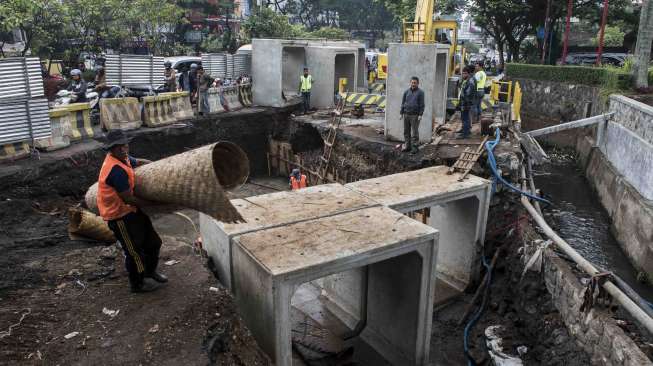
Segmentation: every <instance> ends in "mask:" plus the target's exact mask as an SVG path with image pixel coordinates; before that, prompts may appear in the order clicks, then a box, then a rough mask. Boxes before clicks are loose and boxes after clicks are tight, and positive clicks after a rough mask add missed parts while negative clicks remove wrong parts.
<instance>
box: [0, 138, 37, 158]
mask: <svg viewBox="0 0 653 366" xmlns="http://www.w3.org/2000/svg"><path fill="white" fill-rule="evenodd" d="M29 155H30V148H29V144H28V143H27V142H13V143H9V144H4V145H1V146H0V161H11V160H16V159H20V158H24V157H26V156H29Z"/></svg>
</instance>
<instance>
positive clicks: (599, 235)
mask: <svg viewBox="0 0 653 366" xmlns="http://www.w3.org/2000/svg"><path fill="white" fill-rule="evenodd" d="M551 160H552V161H551V163H548V164H546V165H543V166H539V167H536V168H535V172H534V177H535V185H536V187H537V188H538V189H540V190H541V191H542V192H543V193H544V194H545V195H548V196H550V199H551V201H552V202H553V203H554V205H553V206H552V207H549V208H547V209H545V210H543V211H545V216H546V219H547V221H548V222H549V224H550V225H552V227H553V228H554V229H555V230H556V231H557V232H558V235H560V236H561V237H562V238H563V239H565V240H566V241H567V242H568V243H569V245H571V246H572V247H574V249H576V250H577V251H578V252H579V253H580V254H581V255H582V256H583V257H585V258H586V259H587V260H589V261H590V262H592V263H593V264H594V265H595V266H597V267H600V268H603V269H606V270H609V271H612V272H614V273H616V274H617V275H619V276H620V277H621V278H622V279H623V280H624V281H625V282H626V283H628V284H629V285H630V286H631V287H632V288H633V289H635V291H637V292H638V293H639V294H640V296H642V297H643V298H645V299H646V300H648V301H649V302H653V287H651V286H649V285H646V284H642V283H640V282H638V281H637V272H636V270H635V268H633V266H632V265H631V264H630V262H629V261H628V258H627V257H626V254H625V253H624V252H623V251H622V250H621V247H620V246H619V244H618V243H617V241H616V239H615V237H614V236H613V235H612V233H611V232H610V224H611V222H610V217H609V216H608V213H607V212H606V211H605V210H604V209H603V206H601V203H600V202H599V198H598V196H597V195H596V193H595V192H594V191H592V189H591V187H590V185H589V182H588V181H587V180H586V179H585V177H584V175H583V173H582V171H581V170H580V169H579V168H578V165H577V164H576V162H575V161H574V159H573V158H570V157H567V156H564V155H563V156H557V157H552V159H551Z"/></svg>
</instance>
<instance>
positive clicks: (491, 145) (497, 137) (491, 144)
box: [485, 127, 552, 205]
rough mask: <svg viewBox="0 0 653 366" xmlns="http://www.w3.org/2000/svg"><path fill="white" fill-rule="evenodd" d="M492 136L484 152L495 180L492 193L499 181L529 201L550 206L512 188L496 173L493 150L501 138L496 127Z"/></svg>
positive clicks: (548, 202) (541, 200)
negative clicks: (492, 138)
mask: <svg viewBox="0 0 653 366" xmlns="http://www.w3.org/2000/svg"><path fill="white" fill-rule="evenodd" d="M494 136H495V138H494V140H493V141H488V142H486V143H485V150H487V161H488V163H489V165H490V169H491V170H492V174H493V175H494V178H495V180H494V183H493V185H492V190H493V191H494V190H495V187H496V182H497V181H499V182H501V183H502V184H503V185H505V186H506V187H508V188H510V189H512V190H513V191H515V192H517V193H519V194H522V195H524V196H526V197H528V198H530V199H533V200H536V201H539V202H542V203H546V204H547V205H551V204H552V203H551V201H549V200H547V199H544V198H542V197H539V196H536V195H533V194H530V193H528V192H524V191H522V190H521V189H519V188H517V187H515V186H513V185H512V184H510V183H509V182H508V181H506V180H505V179H503V177H502V176H501V174H499V172H498V171H497V161H496V159H495V158H494V148H495V147H496V146H497V145H498V144H499V140H500V136H501V130H500V129H499V128H498V127H497V129H496V130H495V132H494Z"/></svg>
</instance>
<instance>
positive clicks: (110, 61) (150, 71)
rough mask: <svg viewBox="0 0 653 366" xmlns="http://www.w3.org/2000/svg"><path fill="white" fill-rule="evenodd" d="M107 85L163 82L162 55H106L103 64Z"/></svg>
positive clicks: (152, 84) (160, 83)
mask: <svg viewBox="0 0 653 366" xmlns="http://www.w3.org/2000/svg"><path fill="white" fill-rule="evenodd" d="M104 68H105V70H106V75H107V83H108V84H109V85H122V86H129V85H151V86H158V85H162V84H163V83H164V82H165V78H164V70H165V68H164V66H163V57H159V56H151V55H107V56H106V62H105V64H104Z"/></svg>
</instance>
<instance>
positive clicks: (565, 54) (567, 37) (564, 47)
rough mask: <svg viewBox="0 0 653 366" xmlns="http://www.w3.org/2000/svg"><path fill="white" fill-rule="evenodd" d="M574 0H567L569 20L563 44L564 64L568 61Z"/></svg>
mask: <svg viewBox="0 0 653 366" xmlns="http://www.w3.org/2000/svg"><path fill="white" fill-rule="evenodd" d="M572 4H573V0H568V1H567V22H566V24H565V40H564V43H563V45H562V64H563V65H564V64H565V63H567V46H568V45H569V30H570V29H571V12H572V11H573V6H572Z"/></svg>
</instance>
